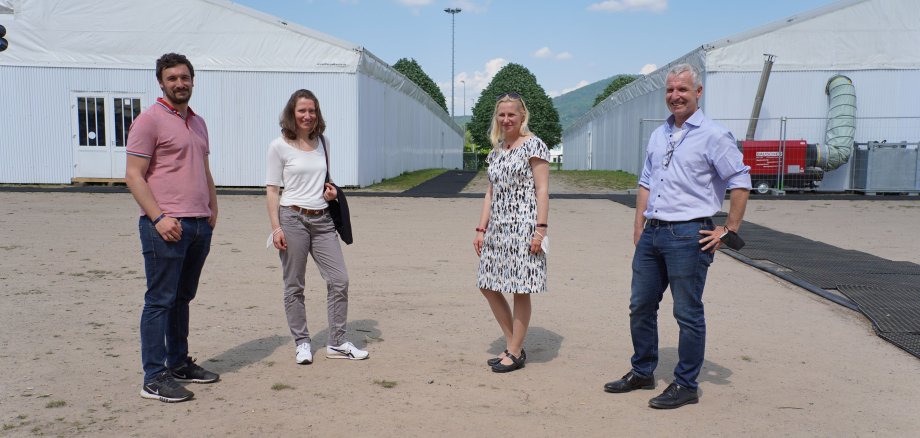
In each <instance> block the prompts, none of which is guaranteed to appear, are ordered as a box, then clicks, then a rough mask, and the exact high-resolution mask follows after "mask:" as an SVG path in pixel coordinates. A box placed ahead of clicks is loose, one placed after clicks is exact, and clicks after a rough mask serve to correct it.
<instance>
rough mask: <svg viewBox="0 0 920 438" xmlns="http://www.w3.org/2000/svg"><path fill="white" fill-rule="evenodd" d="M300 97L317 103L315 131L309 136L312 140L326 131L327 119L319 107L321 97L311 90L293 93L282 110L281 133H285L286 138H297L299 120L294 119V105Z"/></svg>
mask: <svg viewBox="0 0 920 438" xmlns="http://www.w3.org/2000/svg"><path fill="white" fill-rule="evenodd" d="M300 99H309V100H312V101H313V104H314V105H316V124H315V125H314V126H313V131H311V132H310V134H309V138H310V139H311V140H312V139H314V138H316V137H317V136H319V135H322V134H323V132H325V131H326V121H325V120H323V112H322V111H320V109H319V99H317V98H316V95H315V94H313V92H312V91H310V90H304V89H300V90H297V91H295V92H294V94H292V95H291V98H290V99H288V102H287V105H285V106H284V110H282V111H281V117H280V120H279V122H278V124H279V125H281V134H283V135H284V137H285V138H287V139H289V140H294V139H296V138H297V121H296V120H294V107H296V106H297V101H298V100H300Z"/></svg>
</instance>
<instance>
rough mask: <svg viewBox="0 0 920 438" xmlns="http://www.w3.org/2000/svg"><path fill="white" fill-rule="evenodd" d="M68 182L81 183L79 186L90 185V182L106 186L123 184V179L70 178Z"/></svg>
mask: <svg viewBox="0 0 920 438" xmlns="http://www.w3.org/2000/svg"><path fill="white" fill-rule="evenodd" d="M70 182H71V184H75V185H81V186H85V185H91V184H92V185H95V184H105V185H107V186H114V185H124V184H125V179H124V178H71V179H70Z"/></svg>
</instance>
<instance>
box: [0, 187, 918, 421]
mask: <svg viewBox="0 0 920 438" xmlns="http://www.w3.org/2000/svg"><path fill="white" fill-rule="evenodd" d="M349 201H350V206H351V211H352V215H353V216H352V220H353V225H354V229H355V240H356V242H355V244H354V245H351V246H348V247H346V248H345V257H346V260H347V263H348V267H349V272H350V275H351V301H350V309H349V326H348V335H349V337H350V339H351V340H353V341H354V342H355V343H356V344H357V345H358V346H360V347H366V348H367V349H368V350H369V351H370V359H368V360H366V361H354V362H353V361H342V360H327V359H325V357H323V355H322V354H317V357H316V361H315V362H314V363H313V364H312V365H297V364H295V363H294V344H293V342H292V339H291V337H290V334H289V332H288V330H287V328H286V324H285V319H284V312H283V309H282V303H281V272H280V268H279V262H278V256H277V252H275V251H274V250H267V249H265V238H266V235H267V234H268V232H269V231H270V229H269V228H270V227H269V225H268V221H267V218H266V214H265V207H264V198H263V197H262V196H246V195H235V196H221V197H220V212H221V215H220V220H219V223H218V226H217V229H216V231H215V234H214V239H213V245H212V250H211V255H210V257H209V259H208V263H207V265H206V267H205V271H204V274H203V277H202V281H201V287H200V289H199V293H198V298H196V300H195V301H194V302H193V303H192V328H191V332H192V334H191V337H190V347H191V351H192V355H193V356H196V357H197V358H198V362H199V363H201V364H202V365H204V366H205V367H207V368H210V369H212V370H214V371H216V372H219V373H221V381H220V382H218V383H215V384H211V385H191V387H190V389H192V390H193V391H195V394H196V395H195V398H194V399H193V400H192V401H189V402H185V403H177V404H166V403H160V402H158V401H153V400H146V399H142V398H140V396H139V395H138V392H139V390H140V384H141V380H142V373H141V367H140V355H139V340H138V323H139V318H140V311H141V306H142V301H143V292H144V270H143V260H142V258H141V254H140V244H139V240H138V235H137V218H136V215H137V207H136V205H135V203H134V201H133V200H132V198H131V197H130V195H127V194H77V193H9V192H0V230H2V231H0V233H2V234H0V237H2V238H0V303H2V305H0V321H2V323H0V324H2V325H0V327H2V328H0V368H2V369H3V370H4V372H3V373H2V376H0V424H2V427H0V436H34V435H44V436H73V435H88V436H118V437H125V436H152V435H161V436H178V435H180V434H181V435H183V436H191V437H199V436H201V437H205V436H294V435H300V436H318V435H322V436H371V435H373V436H378V437H391V436H393V437H395V436H400V437H402V436H487V435H489V436H588V437H595V436H597V437H601V436H726V437H737V436H771V437H772V436H794V437H797V436H807V437H812V436H827V437H840V436H850V437H866V436H871V437H902V436H916V434H917V431H918V430H920V416H918V415H917V406H920V392H918V391H916V376H917V375H918V373H920V360H918V359H917V358H915V357H913V356H911V355H909V354H907V353H905V352H903V351H901V350H900V349H898V348H897V347H895V346H893V345H891V344H889V343H887V342H885V341H883V340H882V339H880V338H878V337H877V336H875V334H874V333H873V331H872V329H871V326H870V323H869V322H868V320H867V319H865V318H864V317H863V316H862V315H860V314H857V313H854V312H851V311H849V310H847V309H844V308H842V307H840V306H838V305H836V304H833V303H830V302H828V301H825V300H823V299H821V298H818V297H816V296H814V295H812V294H811V293H809V292H807V291H805V290H803V289H801V288H798V287H796V286H793V285H790V284H788V283H786V282H784V281H782V280H779V279H777V278H775V277H772V276H770V275H769V274H766V273H764V272H762V271H760V270H757V269H754V268H751V267H749V266H747V265H744V264H742V263H740V262H737V261H735V260H734V259H732V258H731V257H728V256H725V255H724V254H720V255H718V256H717V257H716V263H714V264H713V266H712V268H711V270H710V274H709V281H708V285H707V288H706V293H705V296H704V298H705V302H706V305H707V321H708V342H707V354H706V362H705V364H704V369H703V373H702V375H701V377H700V382H701V383H700V390H701V400H700V403H699V404H697V405H691V406H687V407H684V408H681V409H678V410H674V411H657V410H653V409H650V408H649V407H648V406H647V401H648V399H649V398H651V397H653V396H655V395H657V394H658V392H659V391H658V390H656V391H640V392H634V393H628V394H616V395H615V394H607V393H604V392H603V390H602V387H603V384H604V383H605V382H608V381H611V380H615V379H617V378H619V377H620V376H622V375H623V374H624V373H625V372H626V371H628V369H629V356H630V355H631V344H630V338H629V330H628V310H627V304H628V296H629V283H630V260H631V257H632V243H631V228H630V226H631V225H630V224H631V222H632V217H633V211H632V210H630V209H629V208H627V207H624V206H622V205H619V204H616V203H613V202H610V201H605V200H552V201H551V206H550V220H549V223H550V224H551V228H550V229H549V233H550V235H551V236H552V247H551V251H550V254H549V289H550V290H549V292H548V293H546V294H543V295H539V296H535V297H534V315H533V319H532V325H531V331H530V332H529V334H528V338H527V341H526V343H525V346H526V349H527V352H528V359H529V360H528V363H527V367H526V368H524V369H523V370H521V371H517V372H514V373H509V374H505V375H500V374H494V373H492V372H491V371H490V370H489V369H488V368H487V367H486V365H485V360H486V359H488V358H489V357H491V356H492V355H494V354H497V353H498V352H499V351H500V350H502V349H503V342H502V340H501V338H500V331H499V329H498V326H497V324H496V323H495V322H494V320H493V318H492V315H491V313H490V311H489V309H488V306H487V304H486V302H485V300H484V299H483V298H482V296H481V295H480V293H479V291H478V290H477V289H476V288H475V276H476V267H477V260H476V256H475V254H474V253H473V249H472V244H471V243H472V239H473V237H474V231H473V228H474V227H475V225H476V221H477V219H478V215H479V211H480V207H481V202H482V201H481V200H480V199H427V198H384V197H352V198H350V199H349ZM918 201H920V200H918ZM746 219H747V220H749V221H751V222H755V223H759V224H762V225H766V226H770V227H773V228H776V229H778V230H781V231H786V232H792V233H797V234H801V235H803V236H806V237H809V238H812V239H816V240H821V241H825V242H827V243H830V244H833V245H837V246H842V247H845V248H850V249H857V250H861V251H867V252H870V253H873V254H876V255H879V256H881V257H886V258H891V259H894V260H907V261H912V262H914V263H920V251H917V249H918V248H920V235H918V233H907V232H905V230H910V229H914V228H915V227H916V224H918V223H920V202H917V201H793V200H788V201H787V200H781V201H775V200H753V201H752V202H751V203H750V204H749V209H748V214H747V217H746ZM742 234H743V230H742ZM307 284H308V291H307V300H308V301H307V305H308V316H309V318H310V319H309V321H310V328H311V331H312V333H313V337H314V349H320V348H321V347H322V345H323V344H324V342H325V339H326V318H325V305H324V299H325V292H324V291H325V288H324V286H323V284H322V280H321V279H320V277H319V275H318V273H317V272H316V270H315V267H314V266H313V264H312V262H311V264H310V266H309V268H308V281H307ZM670 306H671V300H670V298H669V297H667V296H666V298H665V301H664V302H663V303H662V312H661V318H660V321H661V324H660V336H661V340H660V348H661V361H660V366H659V368H658V371H657V373H656V376H657V379H658V385H659V390H660V389H663V388H664V387H665V386H666V385H667V383H669V382H670V380H671V370H672V369H673V367H674V365H675V363H676V360H677V351H676V347H677V344H676V342H677V325H676V323H675V322H674V319H673V317H671V315H670V311H669V309H670ZM911 431H913V432H911Z"/></svg>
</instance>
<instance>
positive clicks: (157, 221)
mask: <svg viewBox="0 0 920 438" xmlns="http://www.w3.org/2000/svg"><path fill="white" fill-rule="evenodd" d="M164 217H166V213H160V215H159V216H157V218H156V219H154V220H153V225H154V226H156V224H157V223H159V222H160V221H161V220H163V218H164Z"/></svg>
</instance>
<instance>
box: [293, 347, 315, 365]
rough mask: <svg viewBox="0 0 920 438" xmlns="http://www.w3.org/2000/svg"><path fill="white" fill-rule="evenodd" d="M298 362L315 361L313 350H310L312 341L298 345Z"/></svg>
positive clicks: (307, 362)
mask: <svg viewBox="0 0 920 438" xmlns="http://www.w3.org/2000/svg"><path fill="white" fill-rule="evenodd" d="M297 363H299V364H309V363H313V352H312V351H310V343H309V342H307V343H306V344H300V345H298V346H297Z"/></svg>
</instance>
